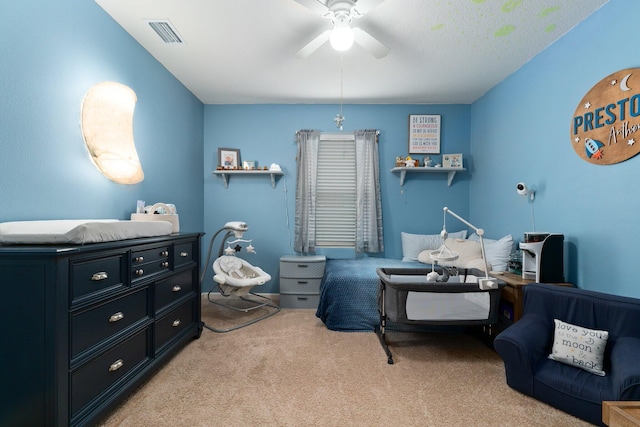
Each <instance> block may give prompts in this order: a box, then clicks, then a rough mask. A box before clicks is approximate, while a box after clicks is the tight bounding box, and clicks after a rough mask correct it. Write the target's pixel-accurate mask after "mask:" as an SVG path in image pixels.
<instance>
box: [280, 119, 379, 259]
mask: <svg viewBox="0 0 640 427" xmlns="http://www.w3.org/2000/svg"><path fill="white" fill-rule="evenodd" d="M296 142H297V144H298V154H297V156H296V163H297V174H296V222H295V238H294V242H293V250H294V251H296V252H300V253H314V252H315V250H316V247H318V246H319V247H341V248H353V249H354V250H355V252H356V253H362V252H367V253H380V252H382V251H384V245H383V241H382V236H383V232H382V203H381V200H380V178H379V172H378V169H379V161H378V131H376V130H357V131H355V132H354V133H353V134H341V133H330V134H329V133H321V132H320V131H317V130H299V131H298V132H296ZM321 146H322V147H321Z"/></svg>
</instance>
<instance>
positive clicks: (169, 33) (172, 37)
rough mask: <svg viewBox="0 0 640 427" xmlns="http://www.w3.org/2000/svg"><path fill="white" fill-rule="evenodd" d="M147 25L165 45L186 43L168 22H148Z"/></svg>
mask: <svg viewBox="0 0 640 427" xmlns="http://www.w3.org/2000/svg"><path fill="white" fill-rule="evenodd" d="M147 23H148V24H149V26H150V27H151V28H153V30H154V31H155V32H156V33H157V34H158V36H160V38H161V39H162V41H163V42H165V43H184V41H183V39H182V37H180V34H178V31H177V30H176V29H175V27H174V26H173V25H172V24H171V22H169V21H168V20H166V19H165V20H148V21H147Z"/></svg>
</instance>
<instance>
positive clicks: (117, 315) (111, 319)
mask: <svg viewBox="0 0 640 427" xmlns="http://www.w3.org/2000/svg"><path fill="white" fill-rule="evenodd" d="M122 319H124V313H123V312H121V311H119V312H117V313H115V314H112V315H111V317H109V323H115V322H118V321H120V320H122Z"/></svg>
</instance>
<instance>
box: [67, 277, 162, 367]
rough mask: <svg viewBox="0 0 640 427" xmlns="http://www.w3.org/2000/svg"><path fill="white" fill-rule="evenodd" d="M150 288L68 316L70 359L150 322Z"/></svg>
mask: <svg viewBox="0 0 640 427" xmlns="http://www.w3.org/2000/svg"><path fill="white" fill-rule="evenodd" d="M148 292H149V289H148V288H144V289H141V290H139V291H138V292H135V293H133V294H130V295H126V296H124V297H121V298H118V299H115V300H113V301H111V302H109V303H107V304H102V305H100V306H98V307H92V308H90V309H89V310H85V311H80V312H77V313H73V314H72V315H71V357H72V358H73V357H75V356H77V355H78V354H80V353H81V352H83V351H84V350H86V349H88V348H90V347H93V346H94V345H96V344H98V343H99V342H100V341H102V340H104V339H106V338H108V337H110V336H113V335H115V334H117V333H119V332H121V331H124V330H125V329H127V328H128V327H130V326H131V325H133V324H135V323H138V322H141V321H144V320H145V319H149V318H150V317H151V316H150V311H151V310H150V308H149V303H148V302H147V301H148V299H149V296H148Z"/></svg>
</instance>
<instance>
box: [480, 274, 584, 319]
mask: <svg viewBox="0 0 640 427" xmlns="http://www.w3.org/2000/svg"><path fill="white" fill-rule="evenodd" d="M491 275H492V276H493V277H496V278H498V279H500V280H503V281H504V282H505V283H506V284H507V285H506V286H505V287H504V288H502V294H501V296H500V300H501V302H503V301H506V302H507V303H510V304H511V305H512V307H513V311H512V312H511V313H510V314H511V316H512V317H511V318H509V320H510V321H512V322H517V321H518V320H520V317H522V302H523V291H524V287H525V286H526V285H528V284H529V283H534V282H535V280H530V279H523V278H522V276H521V275H518V274H514V273H509V272H506V271H505V272H504V273H492V274H491ZM549 284H550V285H556V286H568V287H574V286H575V285H574V284H573V283H565V282H563V283H549Z"/></svg>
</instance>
